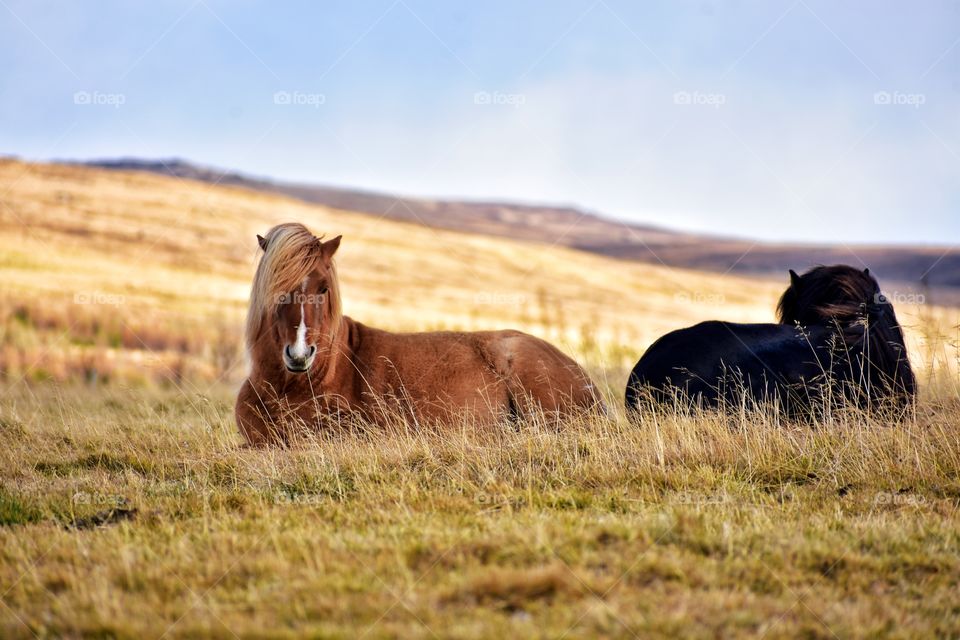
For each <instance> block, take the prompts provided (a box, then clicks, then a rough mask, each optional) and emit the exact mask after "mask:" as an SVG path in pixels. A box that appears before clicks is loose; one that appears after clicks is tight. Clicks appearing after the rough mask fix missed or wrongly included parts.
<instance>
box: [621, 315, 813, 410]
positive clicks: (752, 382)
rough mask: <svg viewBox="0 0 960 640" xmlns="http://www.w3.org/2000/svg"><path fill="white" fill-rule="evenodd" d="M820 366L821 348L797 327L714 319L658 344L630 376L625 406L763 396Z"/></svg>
mask: <svg viewBox="0 0 960 640" xmlns="http://www.w3.org/2000/svg"><path fill="white" fill-rule="evenodd" d="M818 368H819V365H818V363H817V355H816V347H815V346H814V345H813V343H811V342H810V341H809V340H808V337H807V336H805V335H804V334H803V332H801V331H800V330H799V329H797V328H796V327H789V326H786V325H777V324H740V323H732V322H722V321H718V320H711V321H707V322H701V323H700V324H697V325H694V326H692V327H687V328H685V329H678V330H676V331H672V332H670V333H668V334H666V335H664V336H663V337H661V338H660V339H658V340H657V341H656V342H654V343H653V344H652V345H651V346H650V348H649V349H647V351H646V352H645V353H644V354H643V356H642V357H641V358H640V360H639V361H638V362H637V364H636V365H635V366H634V368H633V370H632V371H631V373H630V379H629V381H628V382H627V389H626V405H627V408H628V409H629V410H634V409H636V408H637V406H638V404H639V403H640V402H641V401H642V399H643V395H644V393H645V392H646V393H650V394H651V395H652V396H653V398H652V399H653V400H657V401H660V402H666V401H668V400H670V399H676V398H677V397H678V396H683V397H685V398H687V399H689V400H693V401H699V402H703V403H705V404H707V405H716V404H718V403H719V402H720V401H721V400H722V399H723V398H724V397H725V396H729V397H732V396H734V395H736V394H738V393H739V394H741V395H742V393H744V392H746V393H748V394H750V395H751V396H754V397H757V398H760V397H765V396H770V395H772V394H774V393H776V392H777V391H778V390H782V389H783V388H785V387H787V386H789V385H790V384H791V383H792V382H794V381H796V380H800V379H802V378H804V377H811V376H814V375H816V373H817V371H818Z"/></svg>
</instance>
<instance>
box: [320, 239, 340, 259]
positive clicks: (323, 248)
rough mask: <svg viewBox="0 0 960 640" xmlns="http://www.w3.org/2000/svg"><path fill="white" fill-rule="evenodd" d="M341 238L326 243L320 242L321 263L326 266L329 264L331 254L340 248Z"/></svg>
mask: <svg viewBox="0 0 960 640" xmlns="http://www.w3.org/2000/svg"><path fill="white" fill-rule="evenodd" d="M342 238H343V236H337V237H336V238H334V239H333V240H327V241H326V242H323V241H320V255H321V256H323V261H324V262H326V263H327V264H330V260H331V259H332V258H333V254H335V253H336V252H337V249H339V248H340V240H341V239H342Z"/></svg>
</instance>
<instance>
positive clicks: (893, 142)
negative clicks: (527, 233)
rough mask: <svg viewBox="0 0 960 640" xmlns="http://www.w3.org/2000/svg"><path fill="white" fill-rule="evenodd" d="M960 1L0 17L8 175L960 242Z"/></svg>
mask: <svg viewBox="0 0 960 640" xmlns="http://www.w3.org/2000/svg"><path fill="white" fill-rule="evenodd" d="M958 70H960V0H917V1H915V2H903V1H885V0H864V1H860V0H852V1H845V2H836V0H785V1H782V2H781V1H779V0H755V1H750V0H689V1H688V0H663V1H657V2H640V1H637V0H632V1H631V0H576V1H574V0H569V1H568V0H553V1H543V2H523V1H517V0H514V1H501V0H491V1H485V2H465V1H463V2H461V1H455V0H447V1H439V0H437V1H432V2H431V1H426V0H357V1H352V2H351V1H343V2H341V1H322V2H320V1H316V2H279V1H276V2H255V1H252V0H232V1H227V0H157V1H156V2H150V3H147V2H143V3H140V2H136V3H134V2H128V1H127V2H124V1H119V0H117V1H96V0H91V1H89V2H49V1H46V0H0V154H9V155H16V156H20V157H23V158H26V159H29V160H47V159H91V158H112V157H119V156H136V157H144V158H172V157H178V158H185V159H188V160H191V161H194V162H197V163H200V164H203V165H209V166H214V167H220V168H224V169H235V170H240V171H243V172H248V173H251V174H255V175H258V176H267V177H273V178H276V179H283V180H294V181H302V182H310V183H318V184H326V185H335V186H352V187H361V188H365V189H371V190H377V191H386V192H390V193H397V194H404V195H414V196H440V197H457V198H470V199H504V200H518V201H524V202H535V203H554V204H574V205H578V206H581V207H584V208H586V209H588V210H591V211H594V212H598V213H602V214H604V215H607V216H611V217H616V218H620V219H623V220H630V221H635V222H640V223H650V224H655V225H659V226H666V227H672V228H677V229H684V230H695V231H705V232H711V233H721V234H725V235H734V236H743V237H752V238H759V239H767V240H788V241H812V242H813V241H816V242H822V241H831V242H845V243H875V242H882V243H929V244H938V245H942V244H952V243H957V242H958V241H960V180H958V177H960V73H958Z"/></svg>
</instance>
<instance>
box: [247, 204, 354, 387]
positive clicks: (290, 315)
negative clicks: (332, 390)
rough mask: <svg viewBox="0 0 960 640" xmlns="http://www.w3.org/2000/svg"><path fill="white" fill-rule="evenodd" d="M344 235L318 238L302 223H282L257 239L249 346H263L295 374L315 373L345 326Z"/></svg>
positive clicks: (248, 328) (248, 323)
mask: <svg viewBox="0 0 960 640" xmlns="http://www.w3.org/2000/svg"><path fill="white" fill-rule="evenodd" d="M340 238H341V237H340V236H337V237H336V238H334V239H332V240H327V241H326V242H325V241H323V239H321V238H318V237H316V236H314V235H313V234H311V233H310V231H308V230H307V228H306V227H304V226H303V225H301V224H296V223H288V224H282V225H278V226H276V227H274V228H273V229H271V230H270V231H269V232H268V233H267V235H266V237H261V236H257V239H258V241H259V243H260V248H261V249H262V250H263V257H262V258H261V259H260V264H259V266H258V267H257V275H256V276H255V278H254V285H253V294H252V295H251V303H250V314H249V316H248V318H247V342H248V345H249V346H250V347H251V349H252V348H253V346H254V345H255V344H262V345H263V346H264V347H265V348H266V349H268V350H272V351H273V353H275V354H276V355H277V357H279V358H280V360H281V361H282V362H283V365H284V367H285V368H286V370H287V371H289V372H290V373H304V372H307V371H310V369H311V367H312V366H313V365H314V362H315V361H316V359H317V354H318V351H323V350H328V349H329V348H330V345H331V343H332V338H333V336H335V335H336V332H337V331H338V330H339V326H340V319H341V315H340V313H341V312H340V296H339V290H338V283H337V274H336V269H335V267H334V263H333V255H334V253H336V251H337V248H338V247H339V246H340Z"/></svg>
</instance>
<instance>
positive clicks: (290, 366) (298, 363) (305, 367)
mask: <svg viewBox="0 0 960 640" xmlns="http://www.w3.org/2000/svg"><path fill="white" fill-rule="evenodd" d="M316 355H317V348H316V347H314V346H311V347H310V349H309V351H308V353H307V355H306V356H304V357H302V358H298V357H296V356H294V355H293V354H292V353H290V345H287V346H285V347H284V348H283V365H284V366H285V367H286V368H287V371H289V372H290V373H305V372H307V371H309V370H310V365H312V364H313V359H314V357H316Z"/></svg>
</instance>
